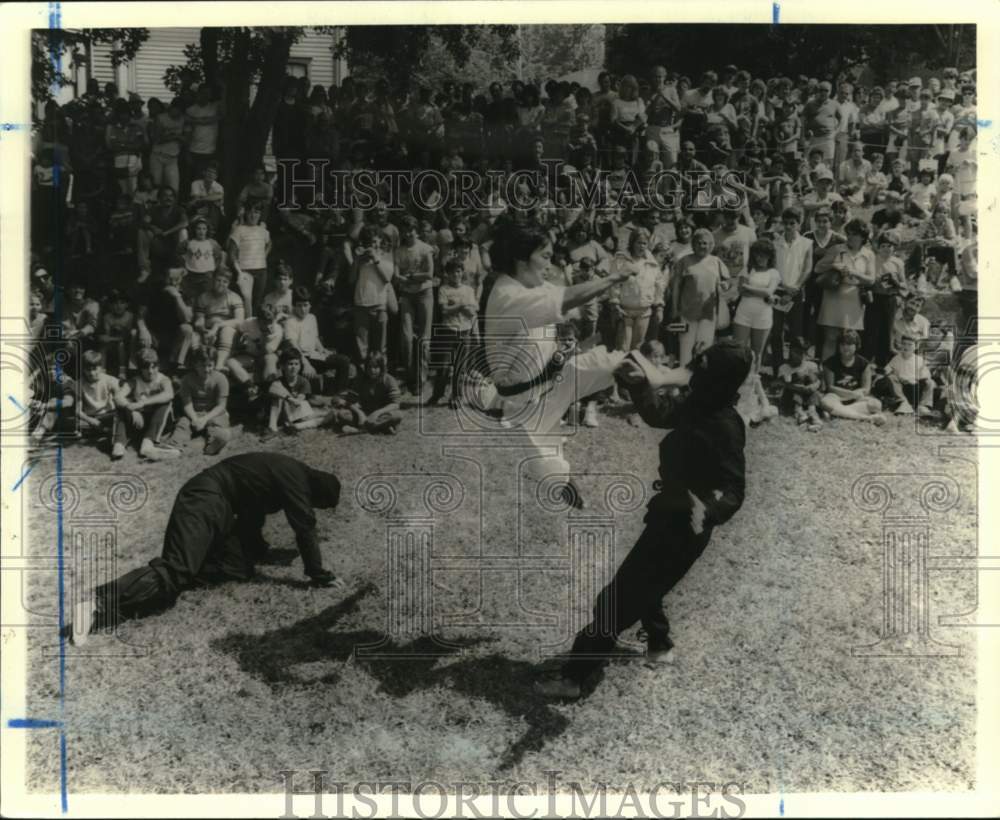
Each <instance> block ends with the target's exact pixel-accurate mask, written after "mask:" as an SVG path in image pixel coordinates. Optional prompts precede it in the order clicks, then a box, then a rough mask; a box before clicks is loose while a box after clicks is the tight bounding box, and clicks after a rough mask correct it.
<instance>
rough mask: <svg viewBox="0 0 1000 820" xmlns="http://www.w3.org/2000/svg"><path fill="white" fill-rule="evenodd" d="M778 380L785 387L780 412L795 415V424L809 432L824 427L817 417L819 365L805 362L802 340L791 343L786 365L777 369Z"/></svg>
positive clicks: (811, 361)
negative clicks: (802, 426)
mask: <svg viewBox="0 0 1000 820" xmlns="http://www.w3.org/2000/svg"><path fill="white" fill-rule="evenodd" d="M778 378H779V379H781V381H782V382H783V383H784V385H785V388H784V392H783V393H782V396H781V405H782V409H783V410H784V411H785V412H786V413H791V414H792V415H794V416H795V422H796V423H797V424H799V425H800V426H801V425H806V429H807V430H809V432H811V433H816V432H819V430H821V429H822V427H823V422H822V421H821V420H820V417H819V400H820V395H821V387H822V381H821V379H820V372H819V365H818V364H817V363H816V362H815V361H813V360H811V359H807V358H806V342H805V340H804V339H802V338H798V337H797V338H794V339H792V341H791V343H790V344H789V347H788V361H787V362H785V363H784V364H783V365H781V367H779V368H778Z"/></svg>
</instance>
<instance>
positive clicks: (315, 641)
mask: <svg viewBox="0 0 1000 820" xmlns="http://www.w3.org/2000/svg"><path fill="white" fill-rule="evenodd" d="M373 592H375V586H374V585H371V584H369V585H366V586H364V587H362V588H360V589H358V590H356V591H354V592H353V593H352V594H351V595H350V596H348V597H347V598H345V599H344V600H343V601H341V602H339V603H337V604H334V605H333V606H330V607H328V608H327V609H325V610H323V611H322V612H320V613H319V614H318V615H314V616H312V617H310V618H305V619H303V620H301V621H298V622H297V623H295V624H292V625H291V626H286V627H282V628H280V629H276V630H273V631H272V632H267V633H265V634H264V635H248V634H246V633H239V632H237V633H232V634H230V635H227V636H226V637H225V638H221V639H219V640H217V641H213V643H212V645H213V648H215V649H217V650H220V651H222V652H225V653H227V654H230V655H233V656H234V657H235V658H236V659H237V661H238V662H239V664H240V667H241V668H242V669H243V671H244V672H246V673H248V674H250V675H254V676H255V677H257V678H259V679H261V680H263V681H265V682H266V683H268V684H269V685H270V686H272V687H275V688H278V687H280V688H285V687H287V686H288V685H289V684H292V685H294V684H301V685H313V684H315V683H317V682H319V683H325V684H331V685H335V684H336V683H338V681H339V674H337V673H336V672H333V673H330V674H327V675H324V676H322V677H320V678H319V679H317V680H313V681H308V682H305V681H303V680H302V679H300V678H299V677H297V676H296V675H295V674H294V672H293V671H292V669H293V667H295V666H297V665H299V664H307V663H317V662H322V661H330V660H334V661H341V662H345V661H347V660H349V659H352V658H354V659H355V660H356V661H357V662H358V663H359V664H362V665H363V667H364V669H365V670H366V671H367V672H368V673H369V674H370V675H372V676H373V677H374V678H375V679H376V680H377V681H378V684H379V691H381V692H385V693H386V694H389V695H391V696H392V697H395V698H402V697H406V696H407V695H410V694H412V693H414V692H417V691H420V690H423V689H430V688H433V687H438V686H440V687H444V688H446V689H453V690H455V691H458V692H461V693H463V694H465V695H468V696H469V697H474V698H483V699H484V700H487V701H489V702H490V703H492V704H493V705H494V706H496V707H497V708H499V709H502V710H503V711H504V712H506V713H507V714H508V715H509V716H510V717H511V718H512V719H513V721H514V722H515V723H521V722H523V723H525V724H527V730H526V731H525V732H524V734H522V735H521V737H520V738H518V739H517V740H516V741H515V742H514V743H512V744H511V745H510V746H509V747H508V748H507V749H506V750H505V751H504V753H503V756H502V757H501V760H500V763H499V765H498V768H499V770H501V771H502V770H505V769H509V768H510V767H512V766H514V765H516V764H517V763H519V762H520V761H521V760H522V758H523V757H524V756H525V754H527V753H528V752H536V751H538V750H540V749H541V748H542V747H543V746H544V745H545V744H546V743H547V742H548V741H549V740H551V739H552V738H555V737H558V736H559V735H561V734H562V733H563V732H564V731H565V730H566V728H567V727H568V726H569V719H568V718H567V717H565V716H564V715H563V714H561V713H560V712H558V711H555V710H554V709H552V708H551V705H552V704H551V701H548V700H546V699H545V698H543V697H541V696H540V695H538V694H537V693H536V692H535V691H534V688H533V684H534V681H535V680H536V679H537V678H538V668H537V667H536V666H535V665H534V664H531V663H528V662H526V661H513V660H510V659H509V658H506V657H504V656H503V655H500V654H498V653H492V654H490V655H486V656H483V657H476V658H467V659H464V658H462V659H460V660H458V661H455V662H451V661H452V659H454V658H455V657H459V658H461V654H460V653H461V651H462V650H464V649H469V648H472V647H475V646H479V645H481V644H483V643H487V642H490V641H491V640H492V639H490V638H486V637H482V638H465V639H458V640H451V639H450V640H449V642H450V643H451V644H452V645H454V646H457V647H458V650H457V651H456V652H452V653H450V654H445V653H444V652H443V651H442V648H441V645H440V644H439V643H436V642H435V641H434V640H433V639H432V638H430V637H421V638H418V639H416V640H413V641H409V642H407V643H395V642H392V641H387V640H386V639H385V636H384V635H383V634H382V633H380V632H378V631H376V630H368V629H362V630H355V631H351V632H336V631H331V630H332V628H333V627H335V626H336V624H337V622H338V621H340V620H341V619H342V618H344V617H345V616H347V615H350V614H353V613H356V612H357V611H358V610H359V608H360V605H361V602H362V601H363V600H364V599H365V598H367V597H368V596H369V595H371V594H372V593H373ZM364 647H377V650H378V653H379V656H377V657H371V658H365V657H363V656H360V657H359V656H358V652H357V651H358V650H359V649H362V648H364ZM393 654H394V655H397V657H386V655H393Z"/></svg>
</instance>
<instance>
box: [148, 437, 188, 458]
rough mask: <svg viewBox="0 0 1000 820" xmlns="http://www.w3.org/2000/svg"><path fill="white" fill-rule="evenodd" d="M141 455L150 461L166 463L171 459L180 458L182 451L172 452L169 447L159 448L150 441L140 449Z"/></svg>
mask: <svg viewBox="0 0 1000 820" xmlns="http://www.w3.org/2000/svg"><path fill="white" fill-rule="evenodd" d="M139 455H141V456H142V457H143V458H148V459H149V460H150V461H166V460H167V459H171V458H180V455H181V453H180V450H171V449H170V448H168V447H157V446H156V445H155V444H153V442H151V441H150V440H149V439H146V440H145V441H144V442H143V443H142V447H140V448H139Z"/></svg>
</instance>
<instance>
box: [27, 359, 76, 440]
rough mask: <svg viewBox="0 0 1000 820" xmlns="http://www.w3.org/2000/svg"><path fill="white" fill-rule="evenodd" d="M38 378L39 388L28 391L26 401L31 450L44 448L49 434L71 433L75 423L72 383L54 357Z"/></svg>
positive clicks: (73, 386) (74, 386)
mask: <svg viewBox="0 0 1000 820" xmlns="http://www.w3.org/2000/svg"><path fill="white" fill-rule="evenodd" d="M39 375H40V378H41V379H42V380H43V383H42V384H41V385H40V387H41V389H40V390H38V391H37V392H29V396H30V398H29V399H28V410H29V411H30V414H31V416H30V421H29V424H30V426H31V435H30V438H29V440H30V443H31V446H32V447H41V446H44V445H45V444H46V443H47V438H46V437H47V436H48V435H49V434H50V433H53V432H58V433H73V432H74V431H75V423H76V408H75V394H76V390H77V388H76V382H75V381H74V380H73V379H72V378H71V377H70V376H68V375H67V374H66V372H65V371H64V370H63V369H62V367H60V366H58V365H57V364H56V358H55V356H52V357H50V358H49V365H48V368H47V369H46V371H45V373H44V374H39ZM32 381H34V379H32ZM36 396H38V398H36Z"/></svg>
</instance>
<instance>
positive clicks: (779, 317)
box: [770, 290, 803, 376]
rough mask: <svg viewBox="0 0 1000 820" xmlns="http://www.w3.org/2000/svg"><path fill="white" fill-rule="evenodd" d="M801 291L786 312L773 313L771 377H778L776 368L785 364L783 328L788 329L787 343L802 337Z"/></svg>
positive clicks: (777, 311)
mask: <svg viewBox="0 0 1000 820" xmlns="http://www.w3.org/2000/svg"><path fill="white" fill-rule="evenodd" d="M802 313H803V306H802V291H801V290H800V291H799V292H798V294H797V295H796V297H795V299H794V300H793V301H792V306H791V308H790V309H789V310H788V312H787V313H786V312H783V311H780V310H775V311H773V316H774V320H773V324H772V325H771V335H770V340H771V369H772V371H773V375H775V376H777V375H778V368H780V367H781V366H782V365H783V364H784V363H785V343H784V336H785V328H787V329H788V341H789V342H791V340H792V339H794V338H797V337H799V336H801V335H802Z"/></svg>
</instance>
